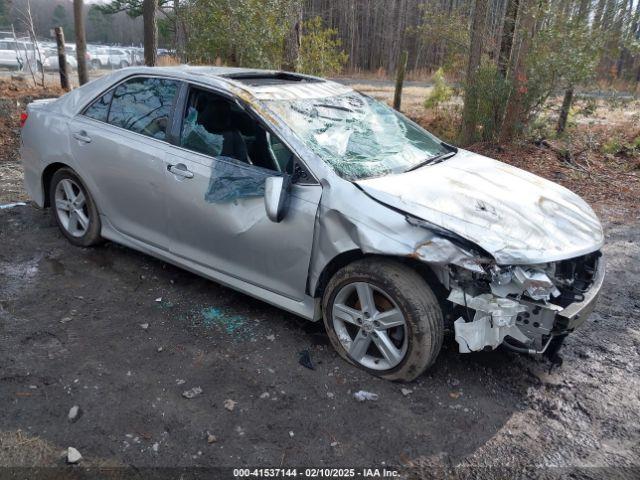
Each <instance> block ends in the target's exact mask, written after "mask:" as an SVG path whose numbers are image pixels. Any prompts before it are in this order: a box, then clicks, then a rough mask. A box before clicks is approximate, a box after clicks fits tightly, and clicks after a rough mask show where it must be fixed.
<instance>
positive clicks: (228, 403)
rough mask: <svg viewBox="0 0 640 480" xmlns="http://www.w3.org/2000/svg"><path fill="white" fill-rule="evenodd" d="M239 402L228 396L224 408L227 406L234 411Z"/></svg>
mask: <svg viewBox="0 0 640 480" xmlns="http://www.w3.org/2000/svg"><path fill="white" fill-rule="evenodd" d="M237 403H238V402H236V401H235V400H231V399H230V398H227V399H226V400H225V401H224V408H226V409H227V410H229V411H230V412H233V409H234V408H236V405H237Z"/></svg>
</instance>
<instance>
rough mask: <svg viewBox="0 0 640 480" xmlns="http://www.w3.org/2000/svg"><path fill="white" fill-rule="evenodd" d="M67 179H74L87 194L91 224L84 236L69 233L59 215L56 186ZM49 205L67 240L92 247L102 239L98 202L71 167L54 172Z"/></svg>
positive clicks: (88, 214) (87, 209)
mask: <svg viewBox="0 0 640 480" xmlns="http://www.w3.org/2000/svg"><path fill="white" fill-rule="evenodd" d="M65 179H70V180H72V181H73V182H74V183H75V184H76V185H77V186H78V187H79V189H80V190H81V191H82V193H83V194H84V196H85V205H86V209H85V211H86V214H87V217H88V218H89V225H88V227H87V229H86V232H85V233H84V235H82V236H73V235H71V233H69V231H67V229H66V228H65V227H64V225H63V224H62V221H61V219H60V217H59V215H58V211H57V208H56V188H57V186H58V184H59V183H60V182H61V181H62V180H65ZM49 205H50V206H51V212H52V214H53V218H54V219H55V222H56V224H57V225H58V228H60V231H61V232H62V234H63V235H64V236H65V237H66V238H67V240H69V242H71V243H72V244H74V245H76V246H78V247H90V246H92V245H96V244H98V243H100V242H101V241H102V237H101V236H100V230H101V228H102V225H101V222H100V215H99V214H98V209H97V207H96V203H95V201H94V200H93V197H92V196H91V194H90V193H89V190H88V189H87V187H86V186H85V184H84V183H83V182H82V180H81V179H80V177H79V176H78V175H77V174H76V173H75V172H74V171H73V170H71V169H70V168H61V169H60V170H57V171H56V172H55V173H54V174H53V177H52V178H51V184H50V186H49Z"/></svg>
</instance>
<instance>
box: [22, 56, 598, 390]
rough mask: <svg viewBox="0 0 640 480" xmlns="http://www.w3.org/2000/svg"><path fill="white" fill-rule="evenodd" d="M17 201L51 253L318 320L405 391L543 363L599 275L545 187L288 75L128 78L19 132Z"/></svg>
mask: <svg viewBox="0 0 640 480" xmlns="http://www.w3.org/2000/svg"><path fill="white" fill-rule="evenodd" d="M22 121H23V127H22V147H21V154H22V159H23V163H24V167H25V184H26V187H27V189H28V191H29V193H30V195H31V196H32V198H33V200H34V201H35V203H36V204H37V205H39V206H40V207H51V209H52V211H53V214H54V217H55V220H56V222H57V223H58V225H59V226H60V229H61V230H62V233H63V234H64V235H65V236H66V237H67V238H68V239H69V241H70V242H71V243H73V244H74V245H78V246H84V247H87V246H90V245H94V244H97V243H99V242H100V241H101V240H102V239H109V240H111V241H114V242H118V243H121V244H123V245H126V246H129V247H131V248H134V249H136V250H139V251H142V252H145V253H147V254H149V255H153V256H155V257H158V258H160V259H162V260H164V261H167V262H170V263H172V264H175V265H179V266H181V267H183V268H185V269H188V270H190V271H193V272H196V273H198V274H200V275H203V276H205V277H207V278H210V279H212V280H215V281H217V282H219V283H222V284H224V285H227V286H229V287H231V288H234V289H237V290H240V291H242V292H245V293H246V294H248V295H252V296H254V297H256V298H259V299H261V300H264V301H266V302H269V303H271V304H273V305H277V306H278V307H280V308H283V309H285V310H288V311H290V312H293V313H295V314H297V315H300V316H302V317H304V318H307V319H309V320H312V321H317V320H320V319H324V323H325V326H326V330H327V332H328V335H329V337H330V339H331V342H332V344H333V345H334V347H335V348H336V350H337V351H338V353H339V354H340V355H341V356H342V357H344V358H345V359H346V360H348V361H350V362H352V363H354V364H355V365H358V366H359V367H361V368H363V369H365V370H367V371H369V372H371V373H373V374H375V375H379V376H381V377H384V378H387V379H391V380H402V381H409V380H412V379H414V378H415V377H417V376H418V375H420V373H422V372H423V371H424V370H425V369H426V368H427V367H429V366H430V365H432V364H433V362H434V361H435V359H436V357H437V356H438V353H439V351H440V347H441V345H442V342H443V335H444V331H445V329H447V328H449V329H451V330H452V331H453V332H454V333H455V340H456V341H457V343H458V345H459V350H460V352H461V353H466V352H471V351H481V350H485V349H494V348H496V347H498V346H499V345H504V346H506V347H508V348H511V349H514V350H517V351H522V352H528V353H543V352H545V351H546V352H547V353H550V352H553V353H554V354H555V352H557V350H558V348H559V346H560V345H561V342H562V339H563V338H564V337H565V336H566V335H567V334H568V333H569V332H571V331H573V330H574V329H575V328H576V327H577V326H578V325H580V324H581V323H582V322H583V321H584V320H585V319H586V317H587V316H588V315H589V313H590V312H591V310H592V309H593V308H594V304H595V300H596V298H597V295H598V292H599V290H600V287H601V285H602V281H603V277H604V267H603V261H602V258H601V255H600V249H601V247H602V245H603V232H602V228H601V226H600V223H599V221H598V219H597V217H596V215H595V214H594V212H593V211H592V210H591V208H590V207H589V206H588V205H587V204H586V203H585V202H584V201H582V200H581V199H580V198H579V197H578V196H576V195H575V194H573V193H571V192H570V191H568V190H566V189H565V188H563V187H561V186H559V185H556V184H554V183H552V182H549V181H546V180H544V179H542V178H539V177H536V176H535V175H532V174H530V173H527V172H525V171H522V170H519V169H517V168H514V167H511V166H508V165H505V164H503V163H500V162H498V161H495V160H492V159H489V158H486V157H483V156H480V155H477V154H474V153H471V152H468V151H464V150H462V149H459V148H456V147H454V146H452V145H448V144H446V143H444V142H442V141H440V140H438V139H437V138H435V137H434V136H433V135H431V134H430V133H428V132H426V131H425V130H423V129H422V128H421V127H419V126H418V125H416V124H415V123H413V122H412V121H410V120H409V119H407V118H406V117H404V116H403V115H401V114H399V113H397V112H395V111H394V110H392V109H391V108H389V107H388V106H386V105H385V104H382V103H379V102H377V101H375V100H373V99H372V98H370V97H367V96H365V95H362V94H360V93H357V92H355V91H353V90H351V89H350V88H348V87H345V86H343V85H340V84H337V83H334V82H330V81H327V80H323V79H321V78H316V77H310V76H305V75H299V74H291V73H284V72H274V71H261V70H243V69H231V68H211V67H173V68H128V69H124V70H121V71H118V72H116V73H113V74H111V75H108V76H105V77H102V78H100V79H98V80H95V81H93V82H91V83H89V84H87V85H85V86H83V87H81V88H79V89H77V90H74V91H72V92H71V93H68V94H66V95H64V96H63V97H61V98H59V99H56V100H40V101H35V102H33V103H31V104H30V105H28V108H27V111H26V113H25V114H23V117H22Z"/></svg>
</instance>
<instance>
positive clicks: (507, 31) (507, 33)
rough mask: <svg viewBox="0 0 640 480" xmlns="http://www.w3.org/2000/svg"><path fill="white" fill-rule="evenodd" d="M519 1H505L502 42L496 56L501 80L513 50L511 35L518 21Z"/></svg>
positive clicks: (505, 72)
mask: <svg viewBox="0 0 640 480" xmlns="http://www.w3.org/2000/svg"><path fill="white" fill-rule="evenodd" d="M519 6H520V0H507V11H506V13H505V16H504V23H503V27H502V40H501V42H500V54H499V56H498V71H499V72H500V74H501V75H502V77H503V78H506V76H507V68H508V66H509V59H510V58H511V50H512V49H513V34H514V32H515V29H516V23H517V21H518V7H519Z"/></svg>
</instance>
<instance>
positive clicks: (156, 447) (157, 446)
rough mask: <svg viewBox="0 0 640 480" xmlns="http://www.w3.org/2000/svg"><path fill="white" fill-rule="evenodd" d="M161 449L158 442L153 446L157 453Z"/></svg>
mask: <svg viewBox="0 0 640 480" xmlns="http://www.w3.org/2000/svg"><path fill="white" fill-rule="evenodd" d="M159 448H160V444H159V443H158V442H156V443H154V444H153V445H152V446H151V450H153V451H154V452H157V451H158V449H159Z"/></svg>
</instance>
